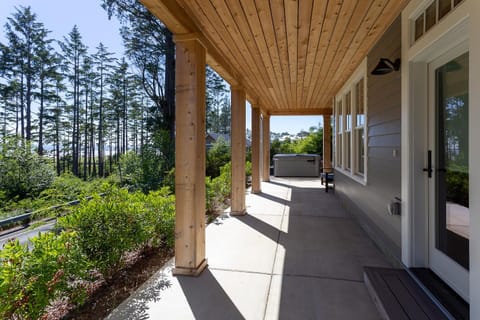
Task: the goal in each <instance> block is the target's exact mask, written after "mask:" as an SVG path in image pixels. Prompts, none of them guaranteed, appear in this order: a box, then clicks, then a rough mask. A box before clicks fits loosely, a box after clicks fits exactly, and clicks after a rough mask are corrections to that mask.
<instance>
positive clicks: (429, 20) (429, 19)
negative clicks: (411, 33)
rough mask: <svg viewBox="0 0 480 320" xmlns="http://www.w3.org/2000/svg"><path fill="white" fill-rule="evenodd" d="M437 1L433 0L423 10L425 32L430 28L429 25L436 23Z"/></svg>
mask: <svg viewBox="0 0 480 320" xmlns="http://www.w3.org/2000/svg"><path fill="white" fill-rule="evenodd" d="M436 16H437V2H436V1H434V2H432V4H431V5H430V6H429V7H428V8H427V10H425V32H427V31H428V30H430V28H431V27H433V26H434V25H435V23H437V20H436Z"/></svg>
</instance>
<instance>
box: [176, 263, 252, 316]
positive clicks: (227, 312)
mask: <svg viewBox="0 0 480 320" xmlns="http://www.w3.org/2000/svg"><path fill="white" fill-rule="evenodd" d="M178 282H179V283H180V286H181V288H182V290H183V293H184V294H185V297H186V298H187V301H188V304H189V305H190V308H191V310H192V312H193V314H194V316H195V319H197V320H211V319H232V320H235V319H244V317H243V316H242V314H241V313H240V311H239V310H238V309H237V307H236V306H235V304H234V303H233V302H232V300H231V299H230V297H229V296H228V294H227V293H226V292H225V291H224V290H223V288H222V287H221V285H220V284H219V283H218V281H217V280H216V279H215V277H214V276H213V274H212V273H211V272H210V270H208V269H205V270H204V271H203V272H202V274H201V275H200V276H199V277H197V278H194V277H184V276H178ZM212 306H214V307H213V308H212Z"/></svg>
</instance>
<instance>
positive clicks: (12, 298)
mask: <svg viewBox="0 0 480 320" xmlns="http://www.w3.org/2000/svg"><path fill="white" fill-rule="evenodd" d="M31 241H32V246H33V248H32V249H31V250H29V249H28V247H27V245H20V244H19V242H18V240H14V241H10V242H8V243H7V244H5V246H4V248H3V250H2V251H0V283H1V285H0V317H1V318H2V319H37V318H39V317H40V316H41V315H42V313H43V312H44V309H45V307H46V306H48V305H49V303H51V302H52V300H54V299H55V298H60V297H64V296H68V297H69V298H70V299H71V300H73V301H75V302H77V303H78V302H82V301H83V299H84V298H85V289H84V287H82V285H80V283H81V282H78V281H76V280H80V279H86V278H87V277H88V274H87V270H88V268H89V263H88V261H87V260H86V257H85V256H84V254H83V253H82V252H81V250H80V247H79V245H78V237H77V234H76V233H74V232H65V233H62V234H60V235H55V234H53V233H45V234H40V235H39V236H38V237H36V238H33V239H31Z"/></svg>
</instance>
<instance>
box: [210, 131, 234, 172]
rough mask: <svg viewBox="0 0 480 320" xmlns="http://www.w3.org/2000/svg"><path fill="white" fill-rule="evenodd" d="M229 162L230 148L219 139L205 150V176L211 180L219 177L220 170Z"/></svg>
mask: <svg viewBox="0 0 480 320" xmlns="http://www.w3.org/2000/svg"><path fill="white" fill-rule="evenodd" d="M229 161H230V146H229V145H228V144H227V143H226V142H225V140H223V138H222V137H219V138H218V140H217V141H216V142H215V143H214V144H213V145H212V147H211V148H210V149H209V150H207V158H206V175H207V176H209V177H212V178H215V177H218V176H219V175H220V168H221V167H223V166H224V165H225V164H227V163H228V162H229Z"/></svg>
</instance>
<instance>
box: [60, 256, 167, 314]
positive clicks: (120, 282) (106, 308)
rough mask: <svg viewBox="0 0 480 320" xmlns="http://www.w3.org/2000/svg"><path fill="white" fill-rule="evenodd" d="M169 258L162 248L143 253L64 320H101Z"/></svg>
mask: <svg viewBox="0 0 480 320" xmlns="http://www.w3.org/2000/svg"><path fill="white" fill-rule="evenodd" d="M172 257H173V251H172V250H165V249H163V250H162V249H157V250H150V251H147V252H144V253H142V255H141V256H139V257H136V258H134V260H135V261H134V262H133V263H132V264H131V265H130V266H129V267H127V268H125V269H123V270H121V271H119V272H117V273H116V274H114V275H113V276H112V277H111V278H110V279H108V280H107V281H106V282H105V283H104V284H103V285H102V286H101V287H100V288H98V289H97V290H96V291H95V293H94V294H93V296H91V297H90V298H89V299H88V300H87V302H86V303H85V304H84V305H83V306H81V307H80V308H79V309H76V310H73V311H71V312H70V313H68V314H67V315H66V316H65V317H64V318H63V319H75V320H94V319H104V318H105V317H106V316H108V315H109V314H110V312H112V311H113V309H115V308H116V307H117V306H118V305H120V303H122V302H123V301H124V300H125V299H127V298H128V297H129V296H130V295H131V294H132V293H133V292H134V291H135V290H136V289H137V288H138V287H140V286H141V285H142V284H143V283H144V282H145V281H147V280H148V279H149V278H150V277H151V276H152V275H153V274H154V273H155V272H157V271H158V270H159V269H160V268H161V267H162V266H163V265H164V264H165V263H166V262H167V261H168V260H170V259H171V258H172Z"/></svg>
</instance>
